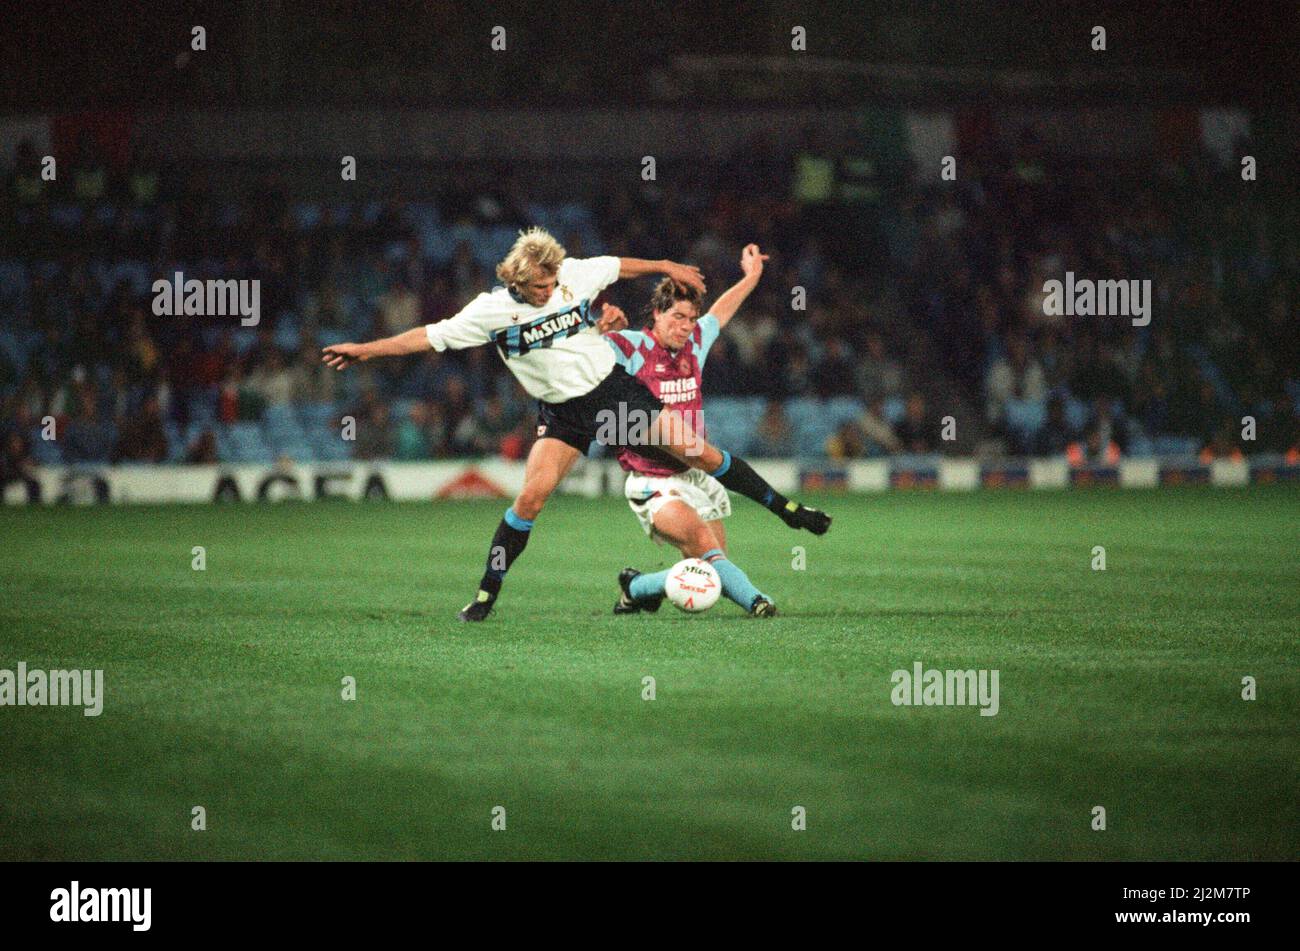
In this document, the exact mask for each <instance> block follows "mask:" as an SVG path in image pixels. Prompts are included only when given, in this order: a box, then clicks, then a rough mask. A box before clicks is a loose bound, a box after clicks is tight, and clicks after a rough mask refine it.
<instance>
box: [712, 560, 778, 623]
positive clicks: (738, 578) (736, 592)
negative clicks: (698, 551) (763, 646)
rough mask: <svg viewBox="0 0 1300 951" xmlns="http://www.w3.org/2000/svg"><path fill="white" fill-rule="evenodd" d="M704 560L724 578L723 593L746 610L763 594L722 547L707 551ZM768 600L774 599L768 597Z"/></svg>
mask: <svg viewBox="0 0 1300 951" xmlns="http://www.w3.org/2000/svg"><path fill="white" fill-rule="evenodd" d="M704 560H705V561H707V562H708V563H709V564H711V565H713V567H714V568H715V569H716V570H717V572H718V577H719V578H721V579H722V593H723V594H725V595H726V596H727V597H729V598H730V599H731V600H732V601H735V602H736V603H737V604H739V605H740V606H741V607H742V608H744V609H745V610H746V611H748V610H749V609H750V607H751V606H752V605H753V603H754V599H755V598H756V597H758V596H759V595H760V594H763V592H761V591H759V590H758V589H757V588H755V587H754V585H753V583H752V582H751V581H750V580H749V576H748V575H746V574H745V572H743V571H741V569H740V566H739V565H737V564H735V563H734V562H730V561H728V560H727V556H726V555H724V554H723V553H722V549H721V548H714V549H711V550H710V551H706V552H705V553H704ZM763 597H765V598H767V595H765V594H763ZM768 600H769V601H770V600H772V599H771V598H768Z"/></svg>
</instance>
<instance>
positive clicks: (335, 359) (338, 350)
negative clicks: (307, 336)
mask: <svg viewBox="0 0 1300 951" xmlns="http://www.w3.org/2000/svg"><path fill="white" fill-rule="evenodd" d="M369 359H370V353H369V352H368V351H367V350H366V345H365V344H364V343H335V344H331V345H330V346H328V347H322V348H321V362H322V363H324V364H325V365H326V366H330V367H333V368H334V369H336V370H346V369H347V368H348V367H350V366H352V364H354V363H360V362H361V361H362V360H369Z"/></svg>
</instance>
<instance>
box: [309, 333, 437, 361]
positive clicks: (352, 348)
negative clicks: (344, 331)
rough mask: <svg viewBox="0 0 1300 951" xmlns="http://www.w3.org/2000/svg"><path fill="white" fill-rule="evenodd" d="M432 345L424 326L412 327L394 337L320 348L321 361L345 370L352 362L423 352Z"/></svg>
mask: <svg viewBox="0 0 1300 951" xmlns="http://www.w3.org/2000/svg"><path fill="white" fill-rule="evenodd" d="M432 346H433V345H432V344H431V343H429V334H428V332H427V331H426V330H425V328H424V327H412V328H411V329H410V330H408V331H406V332H405V333H400V334H398V335H397V336H396V337H384V338H383V339H382V340H372V341H370V342H369V343H335V344H331V345H330V346H328V347H323V348H322V349H321V361H322V362H324V363H325V365H326V366H331V367H333V368H334V369H336V370H345V369H347V368H348V367H350V366H351V365H352V364H354V363H360V362H363V361H365V360H370V359H373V358H374V357H404V356H406V355H407V354H408V353H423V352H424V351H425V350H428V349H430V348H431V347H432Z"/></svg>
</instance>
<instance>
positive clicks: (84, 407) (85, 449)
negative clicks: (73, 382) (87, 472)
mask: <svg viewBox="0 0 1300 951" xmlns="http://www.w3.org/2000/svg"><path fill="white" fill-rule="evenodd" d="M64 429H65V432H64V434H63V459H64V461H65V462H69V463H77V462H108V461H109V459H110V457H111V456H112V454H113V431H112V429H111V427H110V426H108V425H107V424H106V423H105V422H104V421H103V420H102V419H101V418H100V415H99V404H98V400H97V399H96V394H95V391H94V390H93V389H91V388H89V387H86V388H85V389H83V390H82V392H81V397H80V401H79V405H78V412H77V414H76V415H75V416H74V417H73V418H72V419H71V420H70V421H69V422H68V423H67V425H66V426H65V427H64Z"/></svg>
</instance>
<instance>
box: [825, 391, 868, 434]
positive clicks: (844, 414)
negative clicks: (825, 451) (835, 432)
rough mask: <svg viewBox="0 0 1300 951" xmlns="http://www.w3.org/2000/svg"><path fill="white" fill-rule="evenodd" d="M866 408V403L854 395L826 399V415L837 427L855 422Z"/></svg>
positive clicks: (833, 425)
mask: <svg viewBox="0 0 1300 951" xmlns="http://www.w3.org/2000/svg"><path fill="white" fill-rule="evenodd" d="M866 408H867V407H866V404H865V403H863V402H862V400H860V399H858V398H857V397H854V396H837V397H835V398H834V399H831V400H827V401H826V415H827V417H828V418H829V420H830V424H831V426H832V427H834V428H835V429H838V428H839V427H840V426H843V425H844V424H845V423H851V422H853V421H854V420H855V419H857V418H858V417H860V416H861V415H862V413H863V411H865V410H866Z"/></svg>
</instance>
